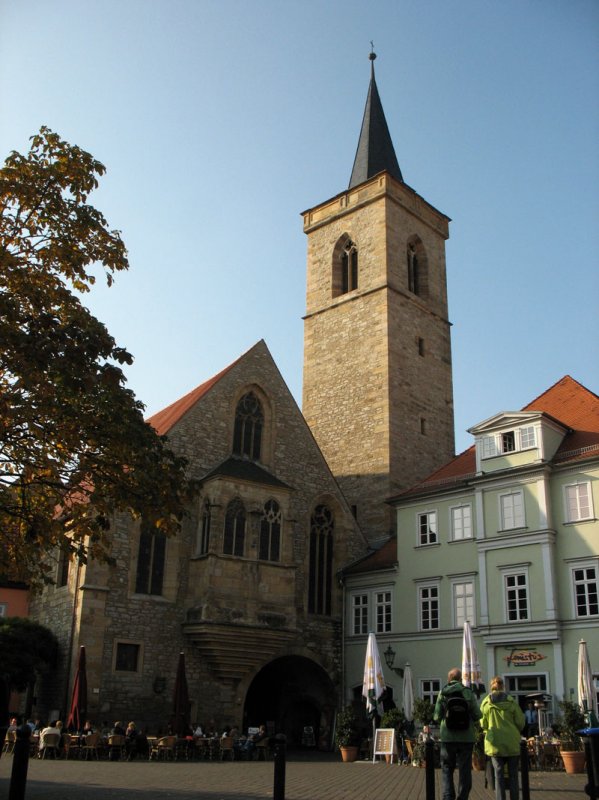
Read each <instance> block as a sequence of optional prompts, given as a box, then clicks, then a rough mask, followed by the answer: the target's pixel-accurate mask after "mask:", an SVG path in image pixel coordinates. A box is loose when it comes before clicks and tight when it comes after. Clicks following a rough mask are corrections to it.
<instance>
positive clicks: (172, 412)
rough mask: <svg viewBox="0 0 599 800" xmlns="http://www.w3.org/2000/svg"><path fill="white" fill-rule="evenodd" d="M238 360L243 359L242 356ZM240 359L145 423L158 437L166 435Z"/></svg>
mask: <svg viewBox="0 0 599 800" xmlns="http://www.w3.org/2000/svg"><path fill="white" fill-rule="evenodd" d="M240 358H243V356H241V357H240ZM240 358H238V359H236V360H235V361H234V362H233V363H232V364H229V366H228V367H225V368H224V369H223V370H221V371H220V372H219V373H218V374H217V375H214V376H213V377H212V378H209V379H208V380H207V381H205V382H204V383H202V384H200V385H199V386H197V387H196V388H195V389H192V391H191V392H188V393H187V394H186V395H183V397H180V398H179V399H178V400H175V402H174V403H171V405H170V406H167V407H166V408H163V409H162V411H158V412H157V413H156V414H153V415H152V416H151V417H148V419H147V420H146V422H148V423H149V424H150V425H151V426H152V427H153V428H154V430H155V431H156V433H158V434H160V436H164V434H166V433H168V432H169V431H170V429H171V428H172V427H173V425H174V424H175V423H176V422H179V420H180V419H181V417H183V416H184V414H186V413H187V412H188V411H189V409H190V408H192V406H194V405H195V404H196V403H197V401H198V400H199V399H200V398H201V397H204V395H205V394H206V393H207V392H208V391H209V390H210V389H212V387H213V386H214V385H215V384H216V383H218V381H219V380H220V379H221V378H222V377H223V375H226V373H227V372H229V370H230V369H232V367H234V366H235V364H237V362H238V361H239V360H240Z"/></svg>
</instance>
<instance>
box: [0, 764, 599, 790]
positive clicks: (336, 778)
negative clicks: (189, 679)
mask: <svg viewBox="0 0 599 800" xmlns="http://www.w3.org/2000/svg"><path fill="white" fill-rule="evenodd" d="M11 770H12V757H11V756H2V758H1V759H0V797H1V798H8V788H9V782H10V775H11ZM273 778H274V765H273V762H272V761H268V762H266V763H264V762H249V763H248V762H234V763H230V762H224V763H213V762H193V761H192V762H189V761H187V762H186V761H182V762H174V763H172V762H158V763H157V762H146V761H143V762H142V761H133V762H109V761H99V762H95V761H87V762H86V761H61V760H58V761H52V760H49V759H47V760H45V761H40V760H38V759H33V760H31V761H30V763H29V770H28V780H27V790H26V794H25V798H26V800H104V799H105V798H106V800H112V798H119V800H120V799H121V798H122V799H123V800H166V799H167V798H174V799H175V800H188V799H189V800H190V799H191V798H194V800H263V799H264V798H272V796H273V783H274V780H273ZM285 778H286V780H285V800H370V799H371V798H372V800H391V798H392V799H393V800H403V798H405V800H425V797H426V792H425V770H424V769H418V768H415V767H411V766H398V765H397V764H393V765H390V764H385V763H384V762H377V763H376V764H372V763H371V762H369V761H359V762H356V763H354V764H343V763H341V761H340V760H339V756H336V755H331V756H323V755H320V756H316V757H315V759H314V760H312V759H309V758H308V757H307V756H304V757H303V758H299V757H298V758H296V757H294V756H293V755H290V756H289V758H288V761H287V764H286V775H285ZM435 781H436V797H437V798H440V797H441V773H440V771H439V770H438V769H437V770H436V771H435ZM484 781H485V779H484V774H483V773H481V772H474V773H473V788H472V793H471V795H470V798H471V800H493V797H494V795H493V794H492V793H491V791H490V790H489V789H486V788H485V783H484ZM585 783H586V776H585V775H566V774H565V773H564V772H531V773H530V789H531V800H583V798H584V797H585V794H584V786H585Z"/></svg>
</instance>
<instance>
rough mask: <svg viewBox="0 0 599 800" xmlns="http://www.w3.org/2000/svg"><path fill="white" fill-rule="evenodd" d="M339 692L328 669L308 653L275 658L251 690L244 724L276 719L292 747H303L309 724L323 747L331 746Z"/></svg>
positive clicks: (289, 745) (246, 725)
mask: <svg viewBox="0 0 599 800" xmlns="http://www.w3.org/2000/svg"><path fill="white" fill-rule="evenodd" d="M335 707H336V693H335V688H334V686H333V683H332V681H331V679H330V678H329V676H328V674H327V673H326V672H325V670H324V669H323V668H322V667H321V666H320V665H319V664H317V663H316V662H315V661H312V660H311V659H309V658H305V657H304V656H284V657H282V658H277V659H275V660H274V661H271V662H270V664H267V665H266V666H265V667H263V668H262V669H261V670H260V672H259V673H258V674H257V675H256V677H255V678H254V680H253V681H252V683H251V684H250V687H249V689H248V692H247V695H246V699H245V706H244V711H243V727H244V730H246V729H247V728H248V727H249V726H251V725H256V726H257V725H260V724H262V723H265V724H267V723H269V722H274V725H275V729H276V731H277V733H284V734H285V736H286V737H287V746H288V747H301V746H302V734H303V731H304V728H305V727H312V728H313V730H314V736H315V744H316V746H318V747H319V748H320V749H323V750H328V749H330V747H331V731H332V721H333V716H334V710H335Z"/></svg>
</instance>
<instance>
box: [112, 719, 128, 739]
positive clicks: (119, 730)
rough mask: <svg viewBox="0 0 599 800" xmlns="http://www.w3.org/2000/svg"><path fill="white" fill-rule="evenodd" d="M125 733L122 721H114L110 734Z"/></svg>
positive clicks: (120, 734) (119, 734)
mask: <svg viewBox="0 0 599 800" xmlns="http://www.w3.org/2000/svg"><path fill="white" fill-rule="evenodd" d="M125 733H126V731H125V729H124V728H123V723H122V722H115V723H114V727H113V729H112V730H111V731H110V735H111V736H124V735H125Z"/></svg>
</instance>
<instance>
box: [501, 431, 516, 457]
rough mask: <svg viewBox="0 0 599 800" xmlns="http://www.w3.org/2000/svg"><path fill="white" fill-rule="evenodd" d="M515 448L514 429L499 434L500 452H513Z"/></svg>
mask: <svg viewBox="0 0 599 800" xmlns="http://www.w3.org/2000/svg"><path fill="white" fill-rule="evenodd" d="M515 449H516V438H515V436H514V431H506V432H505V433H502V434H501V452H502V453H513V452H514V450H515Z"/></svg>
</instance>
